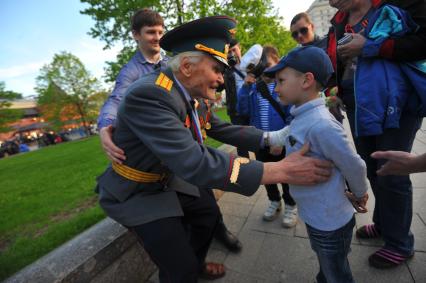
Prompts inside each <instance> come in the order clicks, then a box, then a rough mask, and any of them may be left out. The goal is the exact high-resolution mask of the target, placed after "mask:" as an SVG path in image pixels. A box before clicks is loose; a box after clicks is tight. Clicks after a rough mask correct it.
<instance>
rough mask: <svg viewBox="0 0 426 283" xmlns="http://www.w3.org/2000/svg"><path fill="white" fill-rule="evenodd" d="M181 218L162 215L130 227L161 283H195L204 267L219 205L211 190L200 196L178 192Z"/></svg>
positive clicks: (203, 191)
mask: <svg viewBox="0 0 426 283" xmlns="http://www.w3.org/2000/svg"><path fill="white" fill-rule="evenodd" d="M178 197H179V201H180V203H181V205H182V209H183V212H184V214H185V215H184V216H183V217H170V218H163V219H159V220H156V221H153V222H149V223H146V224H143V225H139V226H136V227H130V228H129V229H130V230H131V231H133V232H135V233H136V235H137V236H138V239H139V241H140V242H141V243H142V244H143V246H144V248H145V250H146V251H147V253H148V254H149V256H150V257H151V259H152V261H153V262H154V263H155V264H156V265H157V266H158V268H159V277H160V282H161V283H166V282H167V283H169V282H173V283H193V282H194V283H195V282H197V280H198V273H199V272H200V269H201V268H202V267H203V264H204V260H205V258H206V255H207V251H208V249H209V246H210V243H211V241H212V237H213V231H214V230H215V228H216V225H217V222H218V219H219V213H220V212H219V208H218V206H217V204H216V200H215V198H214V196H213V193H212V191H210V190H201V189H200V197H199V198H197V197H192V196H188V195H185V194H180V193H178Z"/></svg>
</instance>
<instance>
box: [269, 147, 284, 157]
mask: <svg viewBox="0 0 426 283" xmlns="http://www.w3.org/2000/svg"><path fill="white" fill-rule="evenodd" d="M282 152H283V147H282V146H271V147H270V148H269V153H270V154H271V155H274V156H279V155H281V153H282Z"/></svg>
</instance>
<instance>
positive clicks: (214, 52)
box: [195, 43, 228, 60]
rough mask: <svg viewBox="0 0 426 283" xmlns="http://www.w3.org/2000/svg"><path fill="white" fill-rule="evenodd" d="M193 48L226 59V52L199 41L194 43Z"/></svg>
mask: <svg viewBox="0 0 426 283" xmlns="http://www.w3.org/2000/svg"><path fill="white" fill-rule="evenodd" d="M195 49H197V50H200V51H204V52H207V53H210V54H212V55H216V56H219V57H221V58H223V59H225V60H227V56H228V54H225V53H223V52H220V51H217V50H215V49H213V48H210V47H207V46H205V45H202V44H200V43H197V44H195ZM225 50H226V48H225Z"/></svg>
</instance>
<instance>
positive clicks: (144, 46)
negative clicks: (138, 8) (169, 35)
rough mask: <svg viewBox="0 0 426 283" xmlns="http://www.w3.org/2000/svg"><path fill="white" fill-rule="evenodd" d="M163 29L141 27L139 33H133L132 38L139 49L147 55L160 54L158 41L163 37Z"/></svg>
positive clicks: (160, 26)
mask: <svg viewBox="0 0 426 283" xmlns="http://www.w3.org/2000/svg"><path fill="white" fill-rule="evenodd" d="M163 34H164V27H163V26H162V25H157V26H143V27H142V28H141V29H140V30H139V32H135V31H133V38H134V39H135V40H136V41H137V42H138V45H139V48H140V49H141V50H142V51H144V52H146V53H148V54H151V55H153V54H157V53H160V39H161V37H163Z"/></svg>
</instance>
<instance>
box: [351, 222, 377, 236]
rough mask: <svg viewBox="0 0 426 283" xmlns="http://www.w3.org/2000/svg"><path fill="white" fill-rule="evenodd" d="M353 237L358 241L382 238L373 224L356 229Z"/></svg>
mask: <svg viewBox="0 0 426 283" xmlns="http://www.w3.org/2000/svg"><path fill="white" fill-rule="evenodd" d="M355 235H356V237H357V238H359V239H375V238H380V237H381V236H382V235H381V234H380V231H379V229H377V227H376V225H375V224H367V225H364V226H362V227H360V228H358V229H357V230H356V233H355Z"/></svg>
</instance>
